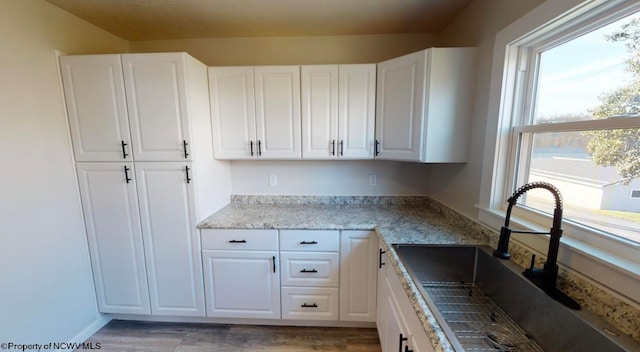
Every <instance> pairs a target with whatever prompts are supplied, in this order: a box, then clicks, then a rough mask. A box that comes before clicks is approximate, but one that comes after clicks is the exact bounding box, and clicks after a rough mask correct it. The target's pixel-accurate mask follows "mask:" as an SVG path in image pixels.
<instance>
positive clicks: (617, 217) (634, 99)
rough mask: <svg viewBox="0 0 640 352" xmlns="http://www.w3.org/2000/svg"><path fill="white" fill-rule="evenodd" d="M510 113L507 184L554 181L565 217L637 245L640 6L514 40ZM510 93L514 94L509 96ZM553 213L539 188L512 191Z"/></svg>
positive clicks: (524, 202)
mask: <svg viewBox="0 0 640 352" xmlns="http://www.w3.org/2000/svg"><path fill="white" fill-rule="evenodd" d="M519 55H520V62H519V67H518V69H519V71H521V72H525V75H524V76H523V78H522V79H521V80H520V82H519V84H520V85H519V89H518V90H516V97H515V99H516V100H517V101H520V103H519V105H516V106H515V109H514V110H513V113H512V116H511V119H512V121H513V122H514V123H513V126H514V127H513V128H512V132H511V138H512V143H511V151H510V155H511V156H512V160H511V168H510V169H509V172H510V184H511V187H512V188H511V190H514V189H516V188H517V187H519V186H521V185H523V184H525V183H528V182H533V181H546V182H549V183H551V184H553V185H555V186H556V187H557V188H558V189H559V190H560V192H561V193H562V196H563V204H564V218H565V220H566V221H569V222H573V223H575V224H577V225H579V226H582V227H584V228H585V229H586V230H587V231H588V230H593V233H594V234H595V233H597V234H599V235H600V236H605V237H607V236H608V237H611V238H615V239H620V240H622V241H627V242H631V243H634V244H640V204H637V202H634V201H633V200H631V199H629V196H628V195H629V192H630V191H631V190H632V189H637V188H638V187H640V12H639V11H638V9H628V10H627V11H624V12H622V13H617V14H615V15H611V16H603V18H601V19H600V20H599V21H597V22H591V23H590V24H588V25H585V23H584V22H583V23H582V24H580V25H576V26H569V27H568V28H566V29H564V30H563V31H560V32H558V33H554V35H551V36H546V37H545V38H544V39H538V40H534V41H533V42H531V43H529V44H528V45H526V46H520V47H519ZM518 95H519V96H518ZM519 204H520V205H521V206H522V208H523V209H524V210H522V212H523V214H524V216H527V215H526V213H527V211H530V212H534V213H544V214H552V213H553V206H554V203H553V201H552V198H551V194H550V193H548V192H547V191H545V190H533V191H531V192H528V193H527V194H526V195H525V196H523V197H521V199H520V200H519Z"/></svg>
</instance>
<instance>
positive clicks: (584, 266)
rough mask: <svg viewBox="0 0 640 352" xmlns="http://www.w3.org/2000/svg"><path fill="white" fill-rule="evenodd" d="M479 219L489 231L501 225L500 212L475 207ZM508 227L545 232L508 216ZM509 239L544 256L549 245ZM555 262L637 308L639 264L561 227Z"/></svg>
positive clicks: (639, 304) (515, 236) (530, 238)
mask: <svg viewBox="0 0 640 352" xmlns="http://www.w3.org/2000/svg"><path fill="white" fill-rule="evenodd" d="M478 208H479V210H480V211H479V220H480V222H482V223H483V224H485V225H488V226H489V227H491V228H493V229H500V227H501V226H502V225H503V223H504V217H505V214H504V212H503V211H499V210H495V209H488V208H485V207H481V206H478ZM511 226H512V227H513V228H519V229H529V230H533V231H547V230H548V228H542V227H540V226H538V225H536V224H534V223H532V222H529V221H526V220H525V219H523V218H522V217H518V216H515V215H512V217H511ZM512 240H513V241H516V242H518V243H520V244H522V245H524V246H525V247H527V248H529V249H531V250H533V251H535V252H538V253H541V254H543V255H544V256H546V253H547V249H548V246H549V239H548V236H533V235H526V234H513V235H512ZM558 263H559V264H560V265H562V266H564V267H565V268H567V269H570V270H571V271H573V272H575V273H577V274H579V275H582V276H584V277H586V278H588V279H590V280H592V281H595V282H596V283H598V284H600V285H601V286H602V288H603V289H606V290H607V291H613V293H615V294H617V295H619V296H622V297H624V298H626V299H625V300H631V301H632V302H630V303H633V305H634V306H636V307H640V263H639V262H637V261H633V260H630V259H627V258H624V257H621V256H620V255H617V254H616V253H615V252H613V251H611V250H607V249H606V248H600V247H597V246H594V245H593V244H590V243H586V242H583V241H580V240H578V239H576V238H572V237H571V230H570V229H569V228H568V226H566V225H565V236H563V237H562V238H561V248H560V251H559V255H558Z"/></svg>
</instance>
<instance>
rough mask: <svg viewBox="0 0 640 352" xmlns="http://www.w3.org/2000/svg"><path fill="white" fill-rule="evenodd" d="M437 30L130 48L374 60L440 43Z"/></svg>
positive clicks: (255, 60) (265, 59) (233, 59)
mask: <svg viewBox="0 0 640 352" xmlns="http://www.w3.org/2000/svg"><path fill="white" fill-rule="evenodd" d="M438 37H439V36H438V35H437V34H429V33H423V34H398V35H391V34H384V35H358V36H317V37H255V38H206V39H181V40H156V41H137V42H131V52H159V51H186V52H188V53H189V54H191V55H192V56H194V57H195V58H197V59H198V60H200V61H202V62H204V63H205V64H206V65H208V66H233V65H298V64H301V65H302V64H350V63H375V62H379V61H384V60H387V59H390V58H393V57H396V56H400V55H403V54H407V53H410V52H413V51H418V50H420V49H424V48H428V47H433V46H438V45H439V44H440V43H439V41H438Z"/></svg>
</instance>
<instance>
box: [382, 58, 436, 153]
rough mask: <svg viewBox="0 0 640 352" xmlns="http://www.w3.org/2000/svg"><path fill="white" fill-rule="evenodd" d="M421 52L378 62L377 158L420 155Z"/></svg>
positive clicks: (423, 69)
mask: <svg viewBox="0 0 640 352" xmlns="http://www.w3.org/2000/svg"><path fill="white" fill-rule="evenodd" d="M425 55H426V54H425V51H419V52H416V53H413V54H408V55H405V56H401V57H399V58H395V59H391V60H388V61H384V62H381V63H379V64H378V76H377V81H378V83H377V85H378V89H377V108H376V141H377V142H378V143H379V145H378V152H379V154H378V155H377V156H376V157H377V158H380V159H392V160H407V161H420V159H421V150H422V148H421V145H422V137H423V116H424V114H423V109H424V106H423V105H424V84H425V77H424V72H425V61H426V59H425Z"/></svg>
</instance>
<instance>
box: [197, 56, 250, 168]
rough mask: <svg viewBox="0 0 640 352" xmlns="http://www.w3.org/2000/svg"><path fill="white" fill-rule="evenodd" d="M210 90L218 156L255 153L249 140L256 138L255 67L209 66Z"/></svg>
mask: <svg viewBox="0 0 640 352" xmlns="http://www.w3.org/2000/svg"><path fill="white" fill-rule="evenodd" d="M209 90H210V94H211V99H210V102H211V118H212V123H213V133H214V135H213V143H214V151H215V156H216V158H218V159H245V158H250V157H252V155H251V149H252V146H251V145H250V144H251V143H254V142H255V141H256V109H255V99H254V88H253V67H251V66H240V67H209ZM254 155H256V154H255V152H254Z"/></svg>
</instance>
